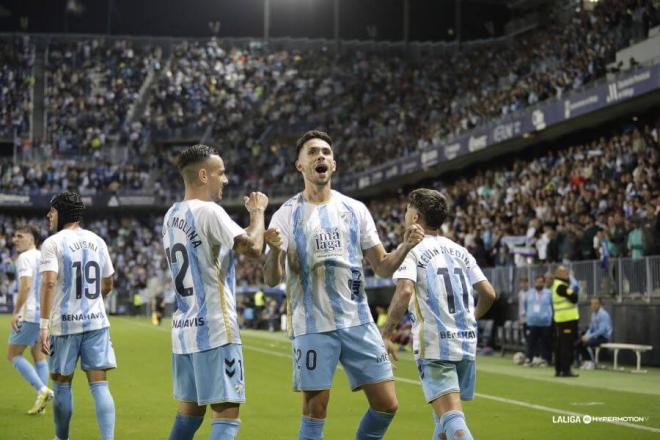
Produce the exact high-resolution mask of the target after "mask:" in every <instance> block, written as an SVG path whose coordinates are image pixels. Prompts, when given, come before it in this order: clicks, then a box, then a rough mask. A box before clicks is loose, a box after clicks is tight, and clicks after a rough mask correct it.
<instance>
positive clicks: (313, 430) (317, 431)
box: [298, 416, 325, 440]
mask: <svg viewBox="0 0 660 440" xmlns="http://www.w3.org/2000/svg"><path fill="white" fill-rule="evenodd" d="M323 425H325V420H324V419H313V418H311V417H305V416H302V417H301V418H300V432H298V440H322V439H323Z"/></svg>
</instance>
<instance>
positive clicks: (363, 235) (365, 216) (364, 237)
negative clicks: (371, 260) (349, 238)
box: [358, 204, 380, 250]
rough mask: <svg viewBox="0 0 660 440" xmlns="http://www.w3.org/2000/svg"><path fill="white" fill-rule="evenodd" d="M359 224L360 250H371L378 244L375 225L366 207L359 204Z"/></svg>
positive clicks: (378, 239)
mask: <svg viewBox="0 0 660 440" xmlns="http://www.w3.org/2000/svg"><path fill="white" fill-rule="evenodd" d="M358 212H359V216H360V218H359V222H360V247H361V248H362V250H366V249H371V248H372V247H374V246H376V245H379V244H380V238H379V237H378V230H377V229H376V223H374V219H373V217H372V216H371V213H370V212H369V210H368V209H367V207H366V206H364V205H363V204H360V209H359V211H358Z"/></svg>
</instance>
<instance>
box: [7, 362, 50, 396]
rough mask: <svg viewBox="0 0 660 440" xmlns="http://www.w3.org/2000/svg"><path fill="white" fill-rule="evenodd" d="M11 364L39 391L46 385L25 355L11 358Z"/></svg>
mask: <svg viewBox="0 0 660 440" xmlns="http://www.w3.org/2000/svg"><path fill="white" fill-rule="evenodd" d="M11 364H12V365H13V366H14V368H16V369H17V370H18V372H19V373H20V374H21V376H23V379H25V380H27V381H28V382H29V383H30V385H32V387H33V388H34V389H35V390H37V392H39V390H41V387H43V386H44V385H45V384H44V382H42V381H41V379H40V378H39V375H38V374H37V371H36V370H35V369H34V367H33V366H32V364H31V363H30V362H28V360H27V359H25V358H24V357H23V356H20V355H19V356H16V357H15V358H14V359H12V360H11ZM46 383H48V376H46Z"/></svg>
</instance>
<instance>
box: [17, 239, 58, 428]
mask: <svg viewBox="0 0 660 440" xmlns="http://www.w3.org/2000/svg"><path fill="white" fill-rule="evenodd" d="M12 240H13V242H14V246H16V251H17V252H19V253H20V255H19V256H18V258H17V259H16V272H18V282H19V286H18V298H17V300H16V304H14V312H13V314H12V317H11V335H10V337H9V347H8V354H7V358H8V359H9V362H11V363H12V365H13V366H14V367H15V368H16V369H17V370H18V372H19V373H20V374H21V376H23V378H24V379H25V380H27V381H28V382H29V383H30V385H32V386H33V387H34V389H35V390H37V400H36V401H35V402H34V405H33V406H32V408H30V410H28V414H30V415H34V414H39V413H42V412H43V410H44V409H45V408H46V405H47V404H48V401H50V400H51V399H52V398H53V391H52V390H51V389H49V388H48V361H47V360H46V356H45V355H44V353H42V352H41V347H40V345H39V343H38V342H39V303H40V302H39V279H40V277H39V259H40V258H41V252H39V250H38V249H37V248H36V245H37V243H38V242H39V231H37V229H36V228H35V227H33V226H21V227H19V228H17V229H16V232H14V236H13V237H12ZM28 346H29V347H31V348H32V350H31V351H32V359H34V367H33V366H32V365H30V363H29V362H28V361H27V360H26V359H25V358H24V357H23V352H24V351H25V349H26V348H27V347H28Z"/></svg>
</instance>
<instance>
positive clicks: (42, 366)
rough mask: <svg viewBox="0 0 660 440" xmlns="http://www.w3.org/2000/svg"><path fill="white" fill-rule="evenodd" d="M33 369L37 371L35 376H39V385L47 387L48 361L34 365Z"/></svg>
mask: <svg viewBox="0 0 660 440" xmlns="http://www.w3.org/2000/svg"><path fill="white" fill-rule="evenodd" d="M34 369H35V370H37V374H38V375H39V379H41V383H43V384H44V385H46V386H48V361H47V360H43V361H39V362H37V363H36V364H34Z"/></svg>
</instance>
